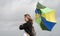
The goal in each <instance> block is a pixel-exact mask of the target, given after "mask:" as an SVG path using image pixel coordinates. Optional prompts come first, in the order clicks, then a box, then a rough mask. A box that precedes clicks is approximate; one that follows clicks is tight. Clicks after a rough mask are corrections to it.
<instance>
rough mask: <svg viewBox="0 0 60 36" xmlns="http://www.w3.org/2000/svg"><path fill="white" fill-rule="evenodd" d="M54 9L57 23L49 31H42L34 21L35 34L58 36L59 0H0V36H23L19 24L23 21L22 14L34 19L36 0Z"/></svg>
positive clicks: (38, 35) (59, 35) (59, 29)
mask: <svg viewBox="0 0 60 36" xmlns="http://www.w3.org/2000/svg"><path fill="white" fill-rule="evenodd" d="M38 1H39V2H40V3H41V4H43V5H45V6H46V7H49V8H52V9H55V10H56V19H57V24H56V25H55V26H54V28H53V30H52V31H51V32H49V31H43V30H41V28H40V27H39V26H38V25H37V24H36V23H35V22H34V27H35V31H36V33H37V36H60V34H59V33H60V32H59V31H60V28H59V27H60V26H59V25H60V22H59V21H60V15H59V14H60V5H59V4H60V0H0V36H23V33H24V31H22V30H19V29H18V28H19V25H21V24H22V23H23V22H24V19H23V18H24V14H26V13H28V14H30V15H31V16H32V18H33V19H34V14H35V8H36V4H37V2H38Z"/></svg>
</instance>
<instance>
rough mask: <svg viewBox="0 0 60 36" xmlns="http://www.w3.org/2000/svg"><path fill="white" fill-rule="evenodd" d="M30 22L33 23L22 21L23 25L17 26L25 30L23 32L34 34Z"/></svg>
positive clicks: (31, 35) (32, 35)
mask: <svg viewBox="0 0 60 36" xmlns="http://www.w3.org/2000/svg"><path fill="white" fill-rule="evenodd" d="M32 24H33V23H32V22H27V23H24V24H23V25H20V26H19V29H20V30H25V32H26V33H28V34H29V35H30V36H34V32H35V31H34V28H33V26H32ZM33 31H34V32H33Z"/></svg>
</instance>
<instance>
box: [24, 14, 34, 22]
mask: <svg viewBox="0 0 60 36" xmlns="http://www.w3.org/2000/svg"><path fill="white" fill-rule="evenodd" d="M24 16H25V17H27V16H29V17H28V20H29V22H32V23H33V20H32V18H31V16H30V15H29V14H25V15H24Z"/></svg>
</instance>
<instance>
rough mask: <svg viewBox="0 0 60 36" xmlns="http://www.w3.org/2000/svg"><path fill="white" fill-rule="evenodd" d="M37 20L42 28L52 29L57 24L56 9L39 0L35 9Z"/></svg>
mask: <svg viewBox="0 0 60 36" xmlns="http://www.w3.org/2000/svg"><path fill="white" fill-rule="evenodd" d="M35 21H36V23H37V24H38V25H40V26H41V28H42V30H48V31H51V30H52V28H53V27H54V25H55V24H56V17H55V10H54V9H51V8H47V7H45V6H43V5H41V4H40V3H39V2H38V4H37V8H36V10H35Z"/></svg>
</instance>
